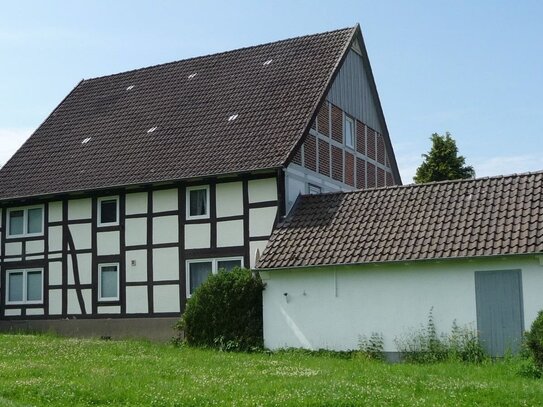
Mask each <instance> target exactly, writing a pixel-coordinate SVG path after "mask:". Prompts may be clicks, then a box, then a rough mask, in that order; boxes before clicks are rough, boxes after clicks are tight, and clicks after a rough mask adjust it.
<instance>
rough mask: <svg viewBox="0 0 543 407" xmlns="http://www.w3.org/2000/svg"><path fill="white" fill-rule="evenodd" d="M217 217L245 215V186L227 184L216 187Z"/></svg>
mask: <svg viewBox="0 0 543 407" xmlns="http://www.w3.org/2000/svg"><path fill="white" fill-rule="evenodd" d="M215 196H216V202H217V217H219V218H221V217H225V216H237V215H243V184H242V183H241V182H225V183H222V184H217V186H216V194H215Z"/></svg>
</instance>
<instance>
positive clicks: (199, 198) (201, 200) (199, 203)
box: [189, 189, 207, 216]
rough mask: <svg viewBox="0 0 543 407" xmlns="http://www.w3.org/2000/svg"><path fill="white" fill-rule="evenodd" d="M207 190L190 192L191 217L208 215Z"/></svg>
mask: <svg viewBox="0 0 543 407" xmlns="http://www.w3.org/2000/svg"><path fill="white" fill-rule="evenodd" d="M206 206H207V189H193V190H192V191H190V213H189V215H190V216H200V215H207V208H206Z"/></svg>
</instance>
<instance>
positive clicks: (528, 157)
mask: <svg viewBox="0 0 543 407" xmlns="http://www.w3.org/2000/svg"><path fill="white" fill-rule="evenodd" d="M473 167H474V168H475V174H476V175H477V177H488V176H493V175H507V174H514V173H522V172H530V171H541V170H543V156H541V155H535V154H523V155H512V156H501V157H492V158H484V159H480V160H478V161H475V163H474V164H473Z"/></svg>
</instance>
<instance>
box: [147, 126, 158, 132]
mask: <svg viewBox="0 0 543 407" xmlns="http://www.w3.org/2000/svg"><path fill="white" fill-rule="evenodd" d="M156 129H158V127H151V128H150V129H149V130H147V133H152V132H153V131H155V130H156Z"/></svg>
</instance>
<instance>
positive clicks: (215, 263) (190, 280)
mask: <svg viewBox="0 0 543 407" xmlns="http://www.w3.org/2000/svg"><path fill="white" fill-rule="evenodd" d="M186 264H187V267H186V275H187V298H188V297H190V296H191V295H192V293H193V292H194V290H196V289H197V288H198V287H200V286H201V285H202V283H203V282H204V281H206V280H207V278H208V277H209V276H210V275H211V274H217V273H218V272H219V270H225V271H232V270H233V269H234V268H236V267H243V257H222V258H217V259H195V260H187V262H186Z"/></svg>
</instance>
